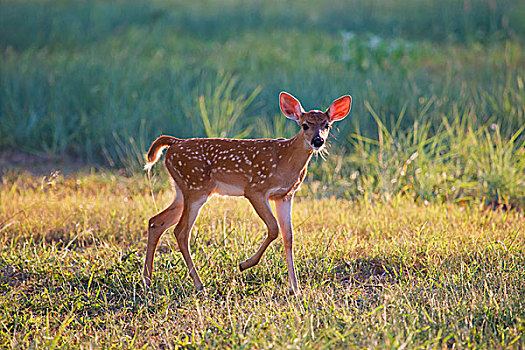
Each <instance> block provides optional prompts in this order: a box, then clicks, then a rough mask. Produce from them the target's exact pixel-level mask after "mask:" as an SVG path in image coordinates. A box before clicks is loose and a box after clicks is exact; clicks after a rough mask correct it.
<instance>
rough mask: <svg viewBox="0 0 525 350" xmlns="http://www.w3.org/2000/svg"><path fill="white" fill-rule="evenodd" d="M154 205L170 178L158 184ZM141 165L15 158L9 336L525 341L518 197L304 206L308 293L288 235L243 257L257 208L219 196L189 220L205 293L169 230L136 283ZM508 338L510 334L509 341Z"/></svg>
mask: <svg viewBox="0 0 525 350" xmlns="http://www.w3.org/2000/svg"><path fill="white" fill-rule="evenodd" d="M153 187H154V188H153V189H154V191H155V193H158V194H157V196H156V201H157V204H158V205H159V207H162V206H164V205H166V204H168V203H169V201H170V199H171V195H172V194H171V191H170V190H169V189H167V188H166V186H164V185H163V184H158V183H156V184H155V185H154V186H153ZM154 213H155V209H154V205H153V202H152V198H151V193H150V186H149V185H148V182H147V181H145V180H144V179H142V178H138V177H135V178H132V179H129V178H123V177H116V176H113V175H109V174H99V175H81V174H79V175H77V176H71V177H68V178H63V177H62V176H57V177H54V178H53V177H49V178H46V179H45V180H44V181H42V179H40V178H36V177H33V176H28V175H23V174H22V175H21V174H14V173H10V174H5V175H4V177H3V182H2V184H1V187H0V231H1V233H2V235H1V237H0V242H1V249H0V344H1V346H2V347H13V348H29V347H42V346H46V347H51V348H53V347H78V346H81V347H89V346H95V347H110V346H112V347H123V348H130V347H133V348H135V347H142V346H151V347H155V348H158V347H168V348H171V347H177V346H180V345H187V346H189V347H191V348H205V347H218V346H221V347H232V348H240V347H248V348H267V347H271V346H274V347H278V348H283V347H289V346H291V347H292V348H319V347H332V348H333V347H340V348H348V347H355V348H361V347H367V348H374V347H380V348H383V347H396V348H397V347H400V346H403V344H405V345H406V346H408V348H416V347H417V348H431V347H432V348H434V347H438V348H439V347H447V346H448V347H452V346H455V347H456V348H458V347H459V348H464V347H474V348H485V347H487V346H490V347H507V346H518V344H521V345H522V346H523V344H524V342H525V338H524V337H523V332H524V331H525V314H524V311H523V310H525V305H524V304H525V292H524V289H523V281H524V277H525V276H524V272H523V271H525V258H524V255H525V254H524V250H525V246H524V243H525V234H524V232H523V227H524V223H525V220H524V217H523V213H521V212H517V211H512V212H503V211H492V210H483V209H480V208H475V207H460V206H458V205H452V204H429V205H427V206H422V205H414V204H413V203H412V202H411V201H409V200H406V199H402V198H395V199H393V200H392V201H391V202H390V203H388V204H380V203H376V204H373V205H372V204H369V203H367V202H366V201H363V202H349V201H344V200H338V199H335V198H332V199H321V200H315V201H311V200H309V199H308V198H305V197H299V198H298V200H297V202H296V204H295V207H294V228H295V232H296V245H295V251H296V263H297V266H298V274H299V278H300V280H301V283H302V295H301V296H299V297H290V296H288V295H287V293H286V291H287V288H286V287H287V285H286V284H287V275H286V265H285V261H284V257H283V249H282V244H281V242H276V243H274V244H272V245H271V247H270V248H269V249H268V251H267V253H266V255H265V256H264V258H263V260H262V262H261V264H260V265H259V266H257V267H255V268H253V269H250V270H248V271H246V272H244V273H240V272H239V271H238V269H237V264H238V262H240V261H242V260H243V259H244V258H246V257H247V256H248V255H250V254H251V253H253V252H254V250H255V249H256V247H257V245H258V243H259V242H260V241H261V239H262V237H263V235H264V234H265V232H264V227H263V224H262V222H261V221H260V220H259V219H258V218H257V217H256V216H255V214H254V213H253V211H252V209H251V208H250V207H249V204H248V203H247V202H246V201H244V200H241V199H229V198H228V199H227V198H214V199H213V200H211V201H210V203H209V204H208V205H206V206H205V207H204V208H203V210H202V212H201V216H200V218H199V219H198V221H197V224H196V227H195V229H194V231H193V238H192V243H193V244H192V247H193V255H194V258H195V261H196V264H197V266H198V268H199V272H200V274H201V277H202V279H203V281H204V283H205V285H206V286H207V291H208V294H207V295H206V296H203V295H197V294H195V293H194V290H193V286H192V284H191V281H190V280H189V278H188V276H187V272H186V268H185V266H184V263H183V261H182V259H181V256H180V255H179V254H178V253H177V247H176V241H175V239H174V237H173V236H171V235H170V234H166V235H165V236H164V237H163V239H162V240H161V246H160V248H159V250H158V252H157V255H156V260H155V263H156V265H155V266H156V270H155V273H154V284H153V288H152V290H151V292H150V293H146V294H145V293H144V291H143V290H142V288H141V285H140V278H141V268H142V262H143V255H144V249H145V243H146V236H145V223H146V221H147V219H148V218H149V217H150V216H152V215H153V214H154ZM511 344H512V345H511Z"/></svg>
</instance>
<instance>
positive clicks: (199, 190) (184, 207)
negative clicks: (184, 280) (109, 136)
mask: <svg viewBox="0 0 525 350" xmlns="http://www.w3.org/2000/svg"><path fill="white" fill-rule="evenodd" d="M279 103H280V108H281V111H282V112H283V114H284V115H285V116H286V117H287V118H289V119H292V120H295V121H296V122H297V123H298V124H299V125H300V126H301V130H300V131H299V132H298V133H297V135H295V136H294V137H293V138H291V139H276V140H273V139H258V140H235V139H200V138H192V139H177V138H174V137H171V136H160V137H159V138H157V139H156V140H155V141H154V142H153V144H152V145H151V147H150V149H149V151H148V163H147V164H146V166H145V167H144V168H145V169H146V170H149V169H151V167H152V166H153V164H155V163H156V162H157V161H158V159H159V158H160V156H161V153H162V150H163V149H164V148H167V149H168V150H167V151H166V160H165V164H166V168H167V169H168V171H169V173H170V175H171V176H172V177H173V179H174V180H175V181H174V187H175V199H174V201H173V203H172V204H170V205H169V206H168V208H166V209H165V210H164V211H162V212H160V213H159V214H157V215H155V216H154V217H152V218H151V219H150V220H149V224H148V245H147V250H146V259H145V262H144V271H143V277H144V282H145V284H146V285H147V286H149V285H150V284H151V276H152V270H153V255H154V254H155V249H156V247H157V243H158V241H159V238H160V236H161V235H162V234H163V233H164V231H166V230H167V229H168V228H169V227H171V226H173V225H176V227H175V230H174V233H175V237H176V239H177V244H178V246H179V249H180V252H181V253H182V256H183V258H184V261H185V262H186V265H187V267H188V270H189V275H190V276H191V278H192V279H193V283H194V285H195V288H196V289H197V290H201V289H203V284H202V281H201V279H200V277H199V275H198V273H197V270H196V268H195V265H194V263H193V260H192V258H191V254H190V248H189V239H190V232H191V229H192V227H193V224H194V222H195V220H196V219H197V216H198V215H199V210H200V208H201V207H202V205H203V204H204V203H205V202H206V201H207V199H208V198H209V197H210V196H211V195H213V194H220V195H227V196H244V197H246V198H247V199H248V200H249V201H250V203H251V204H252V206H253V208H254V209H255V211H256V212H257V214H258V215H259V216H260V217H261V219H262V220H263V221H264V223H265V224H266V226H267V228H268V234H267V237H266V239H265V240H264V241H263V242H262V244H261V246H260V247H259V249H258V250H257V252H256V253H255V254H254V255H253V256H251V257H250V258H248V259H247V260H245V261H243V262H241V263H240V264H239V268H240V270H241V271H243V270H246V269H248V268H250V267H252V266H254V265H257V264H258V263H259V260H260V259H261V257H262V255H263V254H264V251H265V250H266V248H267V247H268V245H269V244H270V243H271V242H272V241H273V240H275V239H276V238H277V236H278V235H279V228H280V231H281V234H282V237H283V241H284V247H285V253H286V264H287V267H288V281H289V287H290V292H291V293H296V292H298V291H299V283H298V282H297V277H296V274H295V267H294V261H293V250H292V244H293V233H292V202H293V197H294V193H295V192H296V191H297V189H298V188H299V186H300V185H301V183H302V182H303V180H304V178H305V176H306V170H307V167H308V162H309V161H310V159H311V157H312V154H313V153H314V152H318V151H320V150H321V149H322V148H323V147H324V144H325V141H326V138H327V137H328V134H329V132H330V127H331V126H332V123H333V122H335V121H339V120H342V119H343V118H345V117H346V116H347V114H348V113H349V112H350V108H351V105H352V98H351V97H350V96H348V95H345V96H342V97H340V98H338V99H336V100H335V101H334V102H332V104H331V105H330V107H328V109H327V110H326V111H325V112H322V111H319V110H311V111H309V112H305V111H304V110H303V107H302V106H301V103H300V102H299V101H298V100H297V99H296V98H295V97H293V96H292V95H290V94H289V93H287V92H281V94H280V95H279ZM269 200H273V201H274V202H275V209H276V216H277V219H276V218H275V217H274V215H273V213H272V210H271V207H270V204H269V202H268V201H269Z"/></svg>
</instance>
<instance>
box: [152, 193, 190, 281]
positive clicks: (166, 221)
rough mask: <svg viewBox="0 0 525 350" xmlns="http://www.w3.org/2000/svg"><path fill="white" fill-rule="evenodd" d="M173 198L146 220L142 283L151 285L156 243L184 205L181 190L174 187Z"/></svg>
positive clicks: (178, 216) (180, 213) (178, 217)
mask: <svg viewBox="0 0 525 350" xmlns="http://www.w3.org/2000/svg"><path fill="white" fill-rule="evenodd" d="M175 186H176V185H175ZM175 191H176V193H175V200H174V201H173V203H171V204H170V206H169V207H167V208H166V209H164V210H163V211H162V212H160V213H159V214H157V215H155V216H154V217H152V218H151V219H149V222H148V245H147V248H146V259H145V261H144V271H143V273H142V275H143V278H144V283H146V285H147V286H150V285H151V275H152V272H153V256H154V255H155V250H156V249H157V244H158V243H159V239H160V237H161V236H162V234H163V233H164V232H165V231H166V230H167V229H168V228H170V227H171V226H173V225H175V224H176V223H177V222H179V219H180V217H181V215H182V210H183V206H184V198H183V196H182V192H181V191H180V190H179V189H178V188H177V186H176V188H175Z"/></svg>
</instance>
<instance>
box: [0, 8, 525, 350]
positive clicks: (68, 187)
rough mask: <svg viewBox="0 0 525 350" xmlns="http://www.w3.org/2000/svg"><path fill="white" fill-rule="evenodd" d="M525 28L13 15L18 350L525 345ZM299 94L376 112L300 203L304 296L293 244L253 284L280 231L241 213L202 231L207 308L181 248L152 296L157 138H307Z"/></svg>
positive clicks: (364, 20) (410, 17)
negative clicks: (260, 249)
mask: <svg viewBox="0 0 525 350" xmlns="http://www.w3.org/2000/svg"><path fill="white" fill-rule="evenodd" d="M219 14H220V15H219ZM524 14H525V7H524V5H523V2H522V1H519V0H507V1H491V0H488V1H486V0H469V1H459V0H445V1H439V2H438V1H416V0H381V1H362V0H357V1H352V2H345V1H342V0H329V1H323V2H317V1H301V2H293V3H292V2H283V1H274V0H267V1H264V2H262V1H251V2H246V1H239V0H225V1H220V2H219V1H192V2H189V1H183V0H180V1H179V0H178V1H169V2H167V1H163V0H154V1H139V0H136V1H111V2H110V1H101V0H97V1H89V2H88V1H57V0H45V1H25V0H7V1H3V2H0V180H1V182H0V347H4V348H43V347H46V348H72V347H75V348H76V347H80V348H91V347H95V348H108V347H116V348H143V347H145V348H147V347H151V348H177V347H188V348H217V347H226V348H270V347H277V348H400V349H401V348H418V349H419V348H479V349H485V348H522V347H524V346H525V337H524V336H523V334H525V313H524V310H525V305H524V304H525V294H524V293H525V292H524V289H523V287H522V285H523V280H524V279H525V276H524V273H523V271H525V259H524V256H525V245H524V244H525V243H524V241H525V240H524V239H525V236H524V235H525V233H524V231H523V227H524V226H525V220H524V216H523V215H524V214H523V208H524V207H525V133H524V125H525V83H524V82H525V48H524V46H523V44H524V38H525V26H524V22H523V20H522V18H523V17H524ZM281 90H287V91H289V92H291V93H293V94H294V95H296V96H297V97H299V98H300V100H301V101H302V103H303V105H304V107H305V108H306V109H312V108H326V107H327V106H328V104H329V103H330V102H331V101H332V100H333V99H334V98H336V97H338V96H340V95H343V94H347V93H350V94H351V95H352V96H353V101H354V104H353V108H352V113H351V115H350V118H347V119H346V120H345V121H343V122H341V123H338V125H337V126H338V128H337V129H334V130H333V136H334V138H333V139H332V141H331V144H332V147H331V148H330V153H331V154H330V155H329V156H328V157H327V159H326V160H322V159H314V160H313V161H312V164H311V165H310V172H309V175H308V178H307V181H306V184H305V186H303V189H302V190H301V192H300V193H299V195H298V197H297V200H296V203H295V204H294V229H295V232H296V240H295V241H296V244H295V252H296V264H297V269H298V276H299V278H300V281H301V284H302V294H301V296H297V297H290V296H289V295H288V294H287V274H286V265H285V261H284V257H283V247H282V243H281V242H275V243H274V244H272V245H271V247H270V248H269V249H268V251H267V253H266V254H265V256H264V258H263V260H262V261H261V263H260V265H259V266H257V267H255V268H253V269H250V270H248V271H245V272H244V273H240V272H239V271H238V269H237V264H238V263H239V262H240V261H242V260H244V259H245V258H246V257H248V256H249V255H251V254H252V253H253V252H254V251H255V249H256V248H257V246H258V244H259V243H260V241H261V240H262V239H263V237H264V235H265V232H264V227H263V224H262V222H261V221H260V220H259V219H258V218H257V217H256V216H255V214H254V213H253V210H252V209H251V208H250V207H249V205H248V204H247V203H246V201H244V200H235V199H228V200H227V199H222V198H215V199H213V200H212V201H211V202H210V203H209V204H207V205H206V206H205V207H204V209H203V210H202V212H201V216H200V218H199V220H198V221H197V224H196V226H195V229H194V232H193V238H192V247H193V256H194V260H195V262H196V265H197V266H198V268H199V271H200V274H201V277H202V279H203V281H204V283H205V285H206V287H207V290H208V294H207V295H206V296H204V295H200V294H196V293H195V292H194V289H193V286H192V283H191V282H190V281H189V279H188V276H187V271H186V267H185V265H184V263H183V260H182V259H181V256H180V254H179V253H178V252H177V244H176V240H175V239H174V237H172V235H170V234H169V233H168V234H166V235H165V236H164V237H163V238H162V240H161V245H160V247H159V250H158V252H157V255H156V259H155V266H156V270H155V273H154V282H153V288H152V290H151V291H149V292H145V291H144V290H143V289H142V287H141V270H142V263H143V258H144V250H145V244H146V231H145V228H146V223H147V220H148V218H149V217H151V216H152V215H154V214H155V213H156V212H157V209H156V206H158V209H159V210H160V209H162V208H163V207H164V206H165V205H167V204H168V203H169V202H170V199H171V196H172V193H171V190H170V189H169V184H168V175H167V174H166V172H165V171H164V170H161V167H160V166H158V167H156V169H155V171H154V173H153V179H152V180H151V181H150V180H148V179H147V178H145V177H144V176H143V175H142V174H143V173H142V172H140V170H141V169H142V166H143V154H144V152H145V151H146V149H147V147H148V146H149V144H150V142H151V141H152V140H153V139H154V138H155V137H157V136H158V135H159V134H172V135H175V136H178V137H212V136H213V137H215V136H220V137H224V136H226V137H272V138H276V137H290V136H292V135H294V134H295V132H296V131H297V126H296V125H293V123H292V122H290V121H287V120H286V118H284V117H283V116H282V115H281V114H280V112H279V109H278V103H277V96H278V93H279V92H280V91H281ZM42 158H45V159H48V160H47V161H46V160H44V161H42ZM49 159H50V160H49ZM82 166H84V167H86V168H88V170H87V171H85V170H83V171H77V170H78V168H79V167H82ZM104 166H109V167H110V168H111V171H108V170H103V171H95V170H94V169H100V167H104ZM89 167H91V168H90V169H89ZM20 169H28V170H30V171H32V172H33V174H29V173H26V172H24V170H20ZM38 169H48V170H49V169H54V170H65V171H66V172H68V173H69V174H68V175H66V176H63V175H61V174H60V172H55V171H53V172H51V173H46V172H44V173H42V172H41V170H38ZM35 173H41V174H46V176H38V175H35ZM152 195H154V198H155V201H153V199H152Z"/></svg>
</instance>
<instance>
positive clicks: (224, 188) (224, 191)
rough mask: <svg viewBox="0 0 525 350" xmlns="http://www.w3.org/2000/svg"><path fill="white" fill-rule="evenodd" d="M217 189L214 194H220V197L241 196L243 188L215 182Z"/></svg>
mask: <svg viewBox="0 0 525 350" xmlns="http://www.w3.org/2000/svg"><path fill="white" fill-rule="evenodd" d="M216 185H217V187H216V188H215V191H214V193H216V194H220V195H222V196H243V195H244V188H243V187H239V186H235V185H234V184H228V183H225V182H220V181H216Z"/></svg>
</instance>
